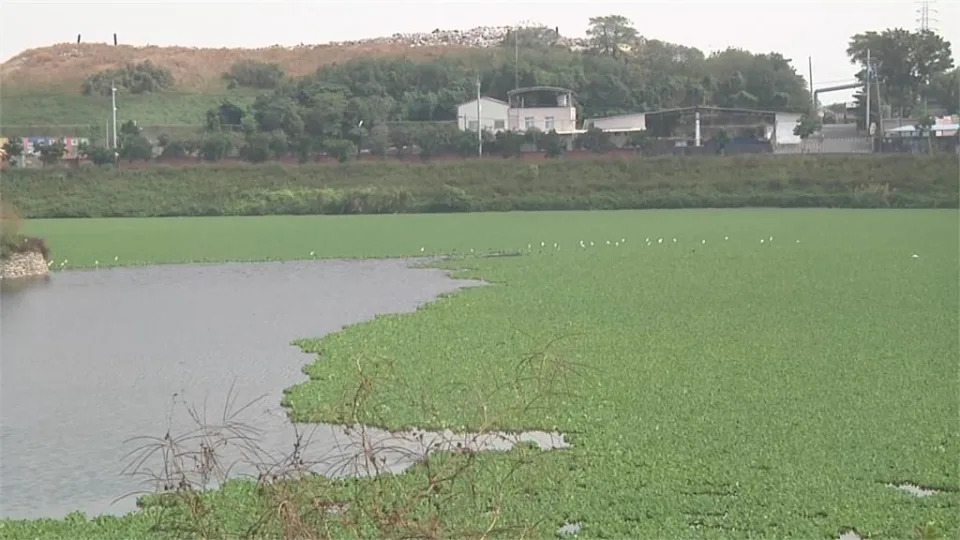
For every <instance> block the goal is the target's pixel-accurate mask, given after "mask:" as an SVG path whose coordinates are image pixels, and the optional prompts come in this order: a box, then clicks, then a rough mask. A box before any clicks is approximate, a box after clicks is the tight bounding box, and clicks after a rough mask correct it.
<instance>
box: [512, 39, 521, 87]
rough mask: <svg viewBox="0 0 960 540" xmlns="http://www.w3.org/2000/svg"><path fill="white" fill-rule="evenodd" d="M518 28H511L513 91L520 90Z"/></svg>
mask: <svg viewBox="0 0 960 540" xmlns="http://www.w3.org/2000/svg"><path fill="white" fill-rule="evenodd" d="M519 30H520V27H519V26H516V27H514V28H513V89H514V90H516V89H517V88H520V31H519Z"/></svg>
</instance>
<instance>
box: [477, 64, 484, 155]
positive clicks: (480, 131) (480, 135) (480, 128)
mask: <svg viewBox="0 0 960 540" xmlns="http://www.w3.org/2000/svg"><path fill="white" fill-rule="evenodd" d="M477 157H481V158H482V157H483V117H482V116H481V108H480V74H479V73H478V74H477Z"/></svg>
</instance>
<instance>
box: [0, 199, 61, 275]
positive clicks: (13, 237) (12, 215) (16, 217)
mask: <svg viewBox="0 0 960 540" xmlns="http://www.w3.org/2000/svg"><path fill="white" fill-rule="evenodd" d="M20 219H21V216H20V212H19V211H18V210H17V209H16V207H14V206H13V205H12V204H10V203H9V202H7V201H2V202H0V258H7V257H9V256H10V255H13V254H14V253H40V254H41V255H43V258H44V260H50V250H49V249H48V248H47V244H46V242H44V240H43V239H42V238H33V237H29V236H23V235H22V234H20Z"/></svg>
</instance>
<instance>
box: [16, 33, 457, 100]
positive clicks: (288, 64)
mask: <svg viewBox="0 0 960 540" xmlns="http://www.w3.org/2000/svg"><path fill="white" fill-rule="evenodd" d="M467 48H468V47H466V46H463V45H443V44H437V45H426V46H419V47H412V46H410V45H407V44H404V43H396V42H385V43H384V42H379V41H373V42H366V43H353V44H332V45H314V46H301V47H269V48H263V49H226V48H224V49H201V48H192V47H156V46H148V47H133V46H129V45H120V46H117V47H114V46H111V45H107V44H102V43H101V44H80V45H77V44H59V45H53V46H51V47H43V48H39V49H30V50H27V51H24V52H22V53H20V54H18V55H17V56H15V57H13V58H11V59H10V60H8V61H6V62H4V63H3V64H2V65H0V82H2V87H3V90H4V91H5V92H14V93H20V92H24V91H34V92H38V93H60V92H63V93H77V94H79V93H80V87H81V84H82V82H83V80H84V79H85V78H86V77H87V76H89V75H92V74H95V73H98V72H100V71H103V70H106V69H112V68H119V67H121V66H123V65H125V64H127V63H137V62H141V61H143V60H150V61H151V62H153V63H154V64H158V65H160V66H163V67H165V68H167V69H169V70H170V71H171V72H172V73H173V76H174V78H175V80H176V87H175V90H176V91H178V92H209V91H219V90H221V89H222V88H223V81H222V80H221V75H222V74H223V73H224V72H225V71H227V70H229V69H230V66H232V65H233V64H234V62H236V61H238V60H242V59H255V60H261V61H265V62H276V63H277V64H280V66H281V67H282V68H283V70H284V71H285V72H286V73H287V74H288V75H293V76H297V75H306V74H308V73H312V72H314V71H316V69H317V68H318V67H320V66H323V65H327V64H332V63H335V62H343V61H346V60H350V59H352V58H357V57H361V56H362V57H377V56H399V55H405V56H410V57H411V58H417V59H425V58H433V57H436V56H438V55H440V54H442V53H447V54H449V53H456V52H457V51H458V50H463V49H467Z"/></svg>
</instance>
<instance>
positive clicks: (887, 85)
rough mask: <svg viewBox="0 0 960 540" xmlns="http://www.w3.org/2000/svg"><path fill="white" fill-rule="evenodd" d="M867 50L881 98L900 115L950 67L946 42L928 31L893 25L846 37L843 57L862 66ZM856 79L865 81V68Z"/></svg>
mask: <svg viewBox="0 0 960 540" xmlns="http://www.w3.org/2000/svg"><path fill="white" fill-rule="evenodd" d="M868 51H869V53H870V59H871V64H872V65H873V66H874V77H875V78H876V81H877V83H879V85H880V92H881V94H882V96H883V99H884V101H885V102H886V103H889V104H890V106H891V108H892V109H893V110H896V111H899V113H900V116H906V115H909V114H911V112H913V111H914V109H915V108H916V106H917V105H918V104H919V102H920V99H921V98H923V97H926V95H927V87H928V86H929V85H930V84H931V82H932V81H933V80H934V79H935V78H936V77H937V76H939V75H941V74H943V73H944V72H946V71H947V70H949V69H950V68H951V67H953V56H952V52H951V47H950V42H948V41H946V40H944V39H943V38H941V37H940V36H938V35H937V34H935V33H933V32H931V31H929V30H921V31H918V32H910V31H908V30H904V29H902V28H894V29H887V30H884V31H882V32H879V33H878V32H864V33H861V34H856V35H854V36H853V37H852V38H850V43H849V46H848V47H847V56H848V57H849V58H850V62H851V63H853V64H856V65H859V66H865V65H866V61H867V52H868ZM857 78H858V79H859V80H860V81H861V82H866V81H867V71H866V69H862V70H861V71H860V72H859V73H858V74H857ZM870 82H873V79H872V78H871V81H870ZM861 109H862V107H861ZM861 113H862V111H861Z"/></svg>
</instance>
